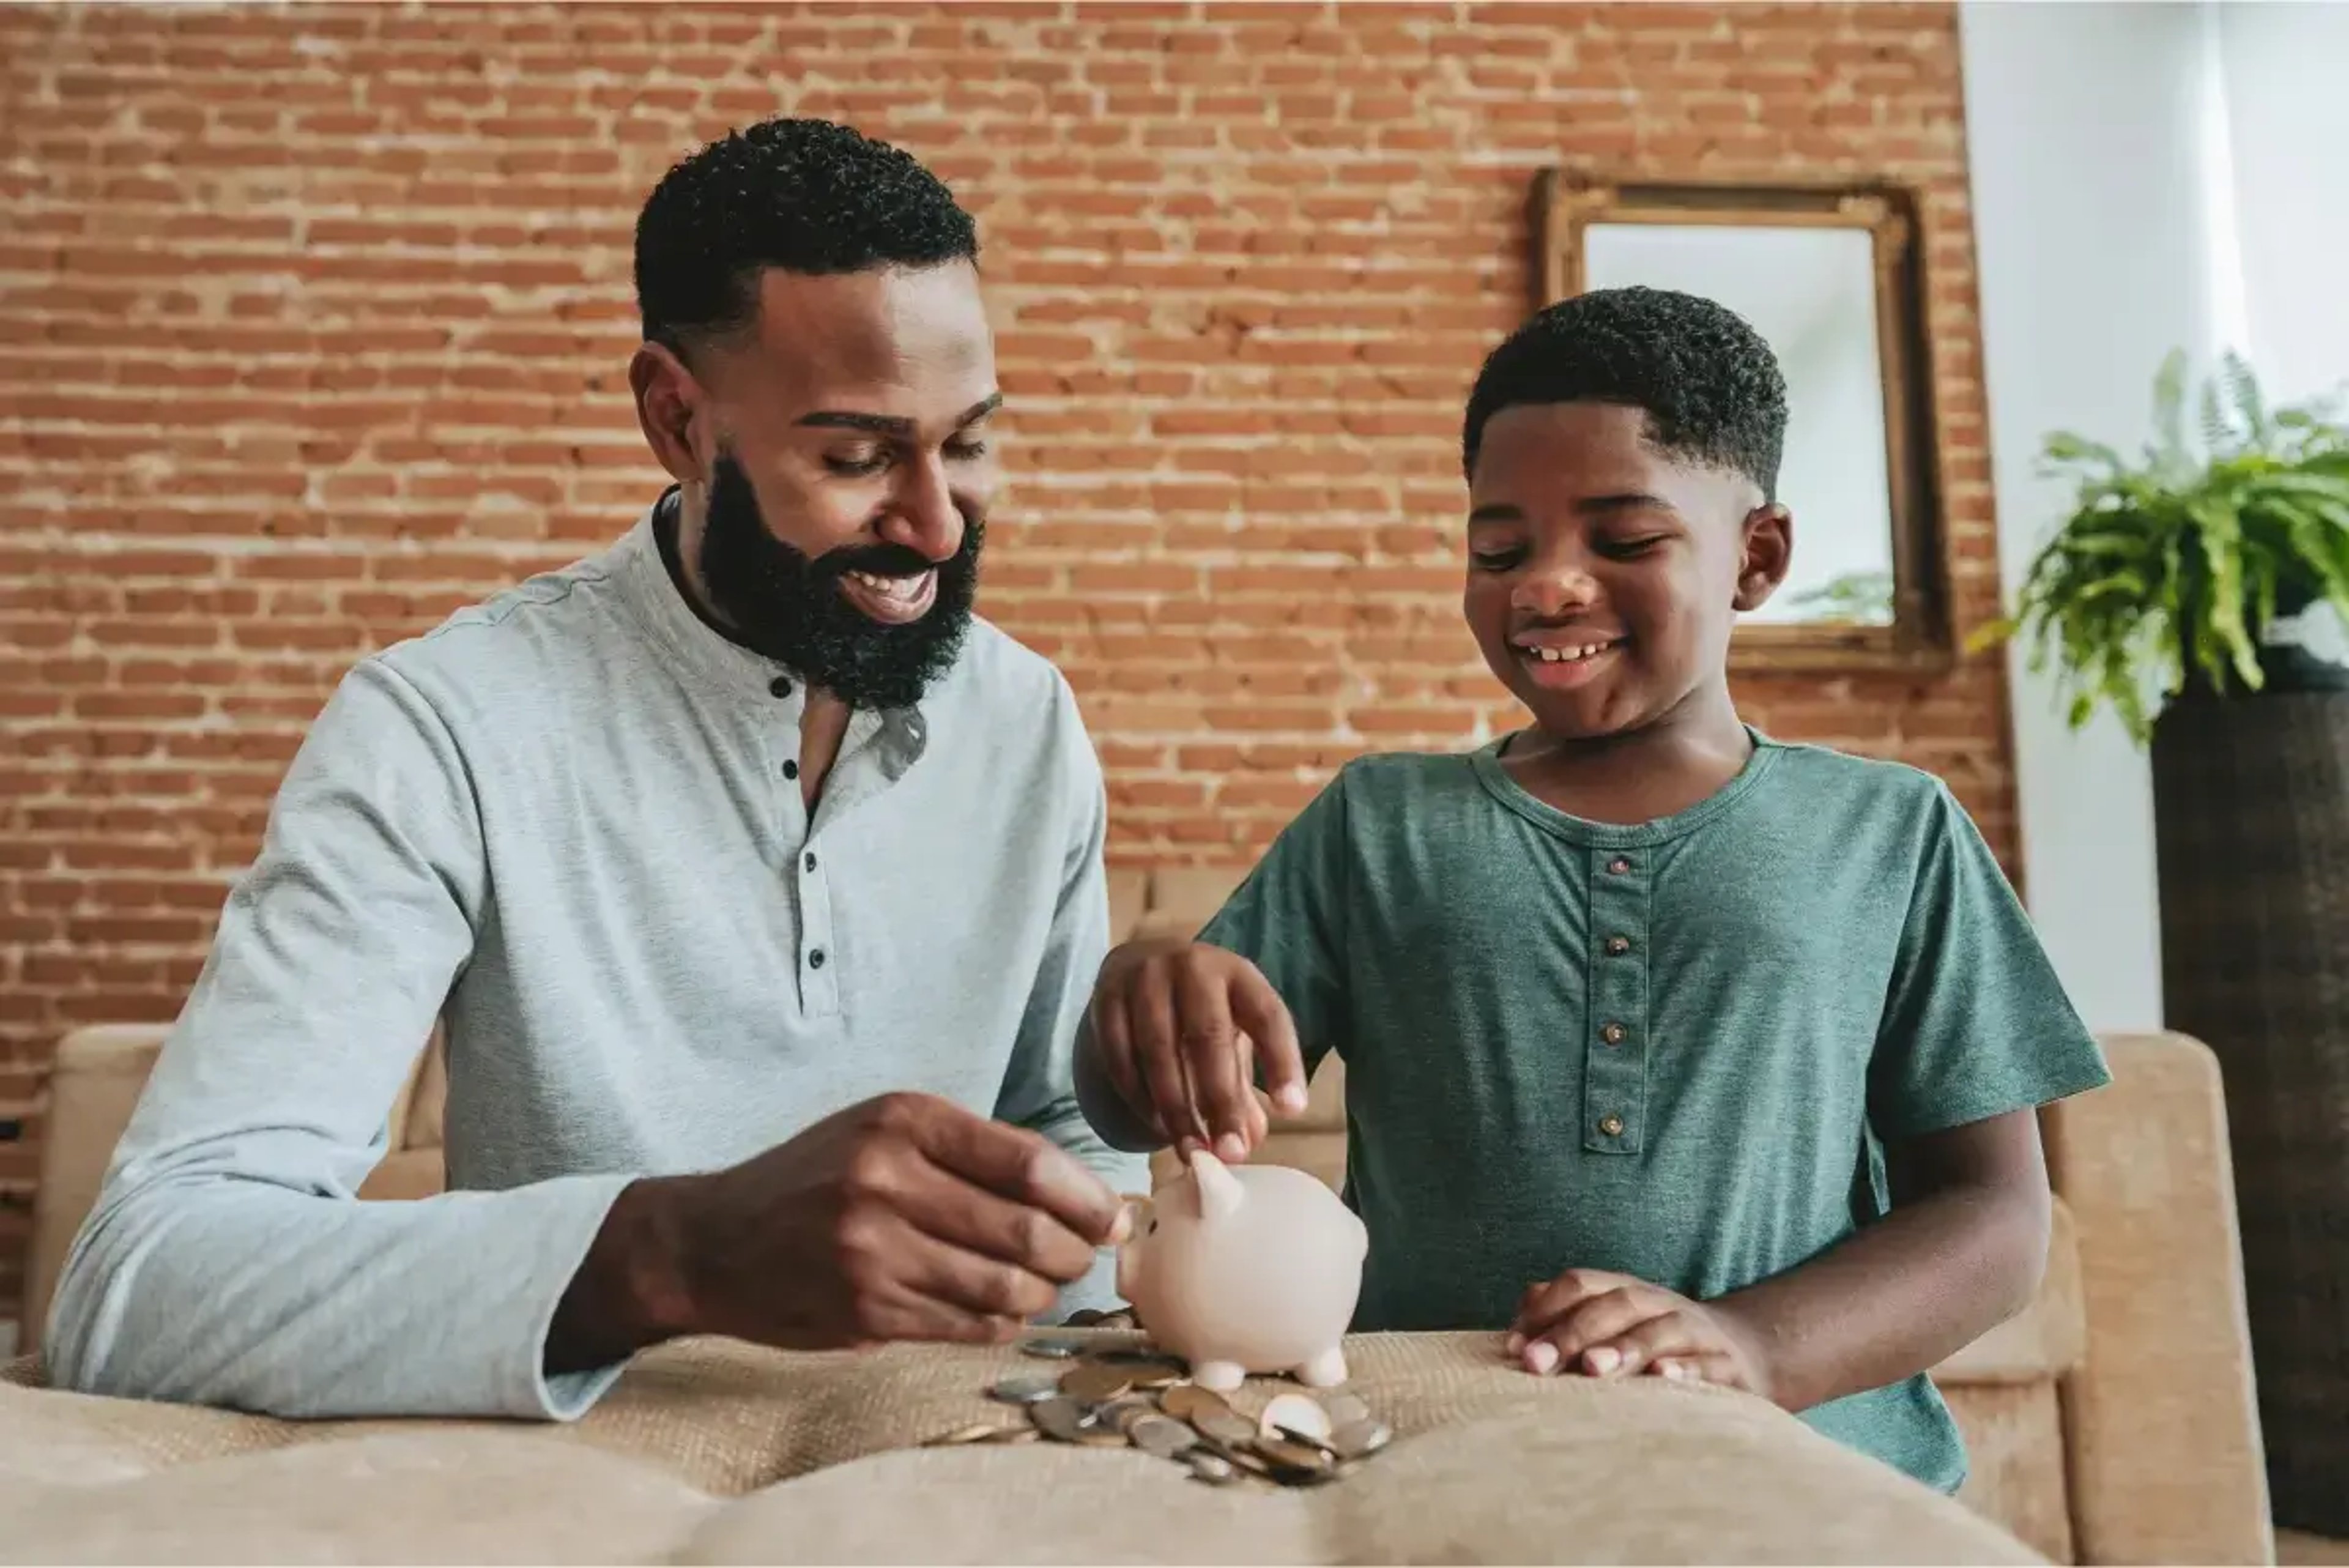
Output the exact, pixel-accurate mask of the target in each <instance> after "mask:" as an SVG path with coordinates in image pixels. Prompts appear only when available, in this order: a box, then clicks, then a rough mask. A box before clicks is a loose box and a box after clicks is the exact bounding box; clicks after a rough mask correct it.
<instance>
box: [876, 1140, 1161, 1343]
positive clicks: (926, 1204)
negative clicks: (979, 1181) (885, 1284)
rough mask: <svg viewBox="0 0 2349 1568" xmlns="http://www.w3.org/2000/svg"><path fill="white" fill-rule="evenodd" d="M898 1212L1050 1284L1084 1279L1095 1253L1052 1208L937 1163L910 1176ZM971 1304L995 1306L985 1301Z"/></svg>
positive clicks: (933, 1234)
mask: <svg viewBox="0 0 2349 1568" xmlns="http://www.w3.org/2000/svg"><path fill="white" fill-rule="evenodd" d="M1048 1147H1049V1146H1048ZM1055 1152H1057V1151H1055ZM1118 1206H1119V1209H1120V1211H1121V1212H1123V1209H1124V1199H1119V1200H1118ZM898 1211H899V1212H900V1213H901V1214H903V1215H904V1216H905V1219H906V1220H907V1221H908V1222H909V1223H910V1224H911V1225H912V1227H913V1228H914V1229H915V1230H916V1231H919V1232H920V1233H921V1234H922V1235H923V1236H925V1237H927V1238H929V1239H930V1240H932V1241H937V1242H940V1243H943V1244H945V1245H947V1246H951V1247H957V1248H960V1249H962V1250H963V1251H967V1252H971V1253H975V1254H977V1255H978V1256H979V1257H982V1258H985V1259H988V1260H991V1261H993V1262H997V1263H1000V1264H1004V1265H1006V1266H1009V1267H1011V1268H1015V1269H1018V1270H1019V1271H1020V1272H1023V1273H1027V1274H1030V1275H1032V1276H1034V1277H1036V1278H1038V1279H1040V1280H1042V1281H1044V1282H1047V1283H1048V1284H1066V1283H1068V1282H1070V1281H1071V1280H1077V1279H1081V1278H1083V1277H1084V1275H1085V1272H1086V1271H1088V1270H1090V1269H1091V1268H1092V1266H1093V1263H1094V1261H1095V1258H1096V1252H1095V1249H1094V1245H1093V1243H1092V1242H1091V1241H1087V1240H1086V1239H1085V1238H1084V1237H1083V1236H1081V1235H1080V1234H1078V1232H1077V1231H1074V1230H1072V1229H1071V1228H1070V1227H1069V1226H1068V1225H1067V1224H1065V1223H1064V1222H1063V1221H1062V1220H1061V1219H1060V1218H1059V1217H1058V1216H1056V1215H1054V1214H1052V1213H1051V1212H1050V1211H1049V1210H1044V1209H1040V1208H1034V1207H1030V1205H1028V1204H1026V1203H1022V1202H1019V1201H1017V1200H1015V1199H1010V1198H1005V1197H1000V1196H999V1195H997V1194H996V1193H994V1192H990V1191H988V1189H986V1188H983V1187H979V1186H977V1185H974V1184H973V1183H971V1182H970V1181H968V1180H966V1179H963V1178H962V1177H960V1176H958V1175H957V1174H956V1173H954V1172H952V1171H949V1170H947V1169H943V1168H939V1167H936V1166H931V1167H928V1168H926V1169H924V1170H922V1171H920V1172H919V1173H916V1174H909V1175H908V1176H907V1178H906V1179H905V1189H904V1194H903V1197H902V1198H901V1199H899V1205H898ZM957 1299H960V1298H957ZM967 1304H969V1305H973V1306H989V1305H991V1303H987V1302H970V1303H967ZM1051 1304H1052V1303H1050V1301H1044V1302H1040V1303H1030V1304H1027V1305H1007V1306H1003V1307H1001V1308H999V1309H998V1310H1001V1311H1005V1312H1018V1313H1020V1314H1034V1313H1040V1312H1042V1311H1043V1310H1044V1309H1045V1308H1046V1307H1048V1306H1050V1305H1051Z"/></svg>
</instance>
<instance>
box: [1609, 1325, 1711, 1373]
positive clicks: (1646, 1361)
mask: <svg viewBox="0 0 2349 1568" xmlns="http://www.w3.org/2000/svg"><path fill="white" fill-rule="evenodd" d="M1699 1348H1701V1347H1700V1345H1698V1342H1697V1338H1696V1335H1695V1334H1694V1333H1693V1332H1692V1324H1690V1322H1689V1320H1688V1317H1687V1315H1686V1314H1682V1313H1676V1312H1668V1313H1665V1314H1662V1315H1661V1316H1658V1317H1651V1318H1650V1319H1648V1321H1647V1322H1645V1323H1642V1324H1637V1325H1636V1326H1634V1327H1632V1328H1630V1329H1629V1330H1626V1331H1625V1332H1624V1333H1621V1334H1617V1335H1615V1336H1614V1337H1613V1338H1611V1339H1609V1340H1607V1341H1605V1342H1603V1343H1601V1344H1598V1345H1591V1346H1590V1347H1589V1348H1588V1349H1587V1350H1585V1351H1584V1352H1583V1353H1582V1362H1583V1366H1585V1367H1586V1368H1587V1369H1588V1371H1589V1372H1590V1373H1591V1375H1592V1376H1597V1377H1631V1376H1637V1375H1639V1374H1640V1373H1641V1372H1644V1371H1646V1370H1647V1368H1648V1367H1649V1366H1651V1364H1653V1363H1654V1362H1657V1361H1660V1360H1669V1359H1671V1357H1673V1356H1675V1355H1681V1354H1682V1353H1684V1352H1688V1351H1692V1350H1696V1349H1699Z"/></svg>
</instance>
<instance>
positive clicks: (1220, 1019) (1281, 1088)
mask: <svg viewBox="0 0 2349 1568" xmlns="http://www.w3.org/2000/svg"><path fill="white" fill-rule="evenodd" d="M1090 1023H1091V1028H1090V1029H1089V1030H1088V1031H1087V1033H1086V1048H1087V1049H1089V1050H1091V1051H1092V1052H1094V1053H1095V1054H1096V1056H1097V1060H1098V1064H1099V1065H1100V1067H1101V1069H1102V1074H1103V1075H1104V1076H1105V1077H1106V1078H1107V1079H1108V1080H1109V1082H1110V1084H1111V1085H1112V1086H1114V1087H1115V1089H1116V1090H1117V1093H1118V1096H1119V1097H1120V1098H1121V1099H1123V1101H1124V1102H1125V1104H1126V1106H1127V1108H1128V1109H1130V1110H1131V1111H1133V1114H1134V1116H1136V1117H1138V1118H1139V1119H1140V1120H1141V1121H1142V1122H1143V1125H1144V1126H1146V1127H1149V1128H1150V1129H1151V1131H1152V1133H1153V1134H1154V1136H1155V1137H1156V1138H1157V1139H1158V1141H1159V1142H1160V1143H1162V1144H1173V1145H1174V1147H1175V1148H1176V1149H1177V1151H1178V1152H1180V1153H1181V1154H1182V1155H1183V1156H1184V1157H1185V1158H1189V1156H1190V1153H1191V1151H1192V1150H1193V1149H1195V1148H1207V1149H1211V1150H1212V1151H1213V1152H1214V1153H1215V1154H1216V1155H1217V1156H1218V1157H1219V1158H1224V1159H1226V1160H1231V1161H1234V1162H1237V1161H1240V1160H1244V1159H1246V1158H1247V1157H1248V1156H1249V1155H1250V1154H1251V1153H1253V1152H1254V1151H1255V1149H1256V1147H1257V1144H1259V1143H1261V1142H1263V1141H1264V1136H1265V1133H1266V1131H1267V1130H1268V1129H1267V1124H1266V1120H1265V1112H1264V1106H1263V1104H1262V1102H1260V1101H1259V1100H1258V1099H1257V1096H1256V1094H1255V1091H1254V1083H1255V1077H1256V1069H1257V1066H1258V1065H1259V1064H1261V1066H1262V1067H1263V1069H1264V1079H1265V1089H1266V1091H1267V1093H1268V1094H1269V1095H1270V1096H1271V1097H1272V1103H1273V1105H1274V1106H1277V1107H1278V1109H1280V1110H1281V1111H1283V1112H1285V1113H1287V1114H1288V1115H1292V1116H1293V1115H1295V1114H1296V1113H1298V1112H1299V1111H1301V1110H1303V1109H1304V1108H1305V1057H1304V1053H1303V1052H1302V1051H1301V1050H1299V1046H1298V1043H1297V1026H1296V1024H1295V1023H1294V1022H1292V1021H1291V1019H1290V1018H1289V1016H1288V1006H1287V1004H1286V1003H1284V1002H1282V1001H1281V1000H1280V995H1279V993H1278V992H1276V991H1274V990H1273V989H1272V982H1271V981H1268V980H1266V979H1265V977H1264V973H1263V971H1260V970H1258V969H1257V967H1256V965H1254V964H1252V963H1250V962H1249V961H1247V960H1246V959H1244V958H1242V957H1240V955H1239V954H1237V953H1235V952H1228V951H1226V950H1224V949H1222V948H1218V947H1211V946H1208V945H1207V944H1206V943H1203V942H1180V941H1175V942H1169V941H1149V942H1129V943H1127V944H1126V945H1125V946H1123V947H1122V948H1119V949H1118V950H1115V951H1114V952H1112V953H1111V954H1110V956H1109V959H1108V961H1106V962H1104V963H1103V964H1102V972H1101V979H1100V980H1099V981H1097V982H1096V984H1095V985H1094V987H1093V1001H1092V1012H1091V1015H1090Z"/></svg>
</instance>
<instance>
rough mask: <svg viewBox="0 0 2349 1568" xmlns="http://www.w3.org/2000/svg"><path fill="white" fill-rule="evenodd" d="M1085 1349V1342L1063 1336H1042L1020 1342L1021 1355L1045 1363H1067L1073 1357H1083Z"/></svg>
mask: <svg viewBox="0 0 2349 1568" xmlns="http://www.w3.org/2000/svg"><path fill="white" fill-rule="evenodd" d="M1084 1349H1085V1342H1084V1341H1083V1340H1081V1339H1070V1338H1067V1337H1066V1336H1063V1335H1052V1334H1041V1335H1039V1336H1038V1337H1036V1338H1034V1339H1023V1340H1021V1341H1020V1342H1019V1354H1020V1355H1033V1356H1037V1357H1040V1358H1041V1359H1042V1360H1045V1361H1066V1360H1068V1359H1069V1357H1071V1356H1072V1355H1083V1354H1084Z"/></svg>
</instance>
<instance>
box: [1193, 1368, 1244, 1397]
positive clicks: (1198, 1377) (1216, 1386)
mask: <svg viewBox="0 0 2349 1568" xmlns="http://www.w3.org/2000/svg"><path fill="white" fill-rule="evenodd" d="M1191 1381H1192V1382H1194V1383H1196V1384H1197V1385H1198V1386H1200V1387H1202V1388H1205V1389H1206V1390H1207V1392H1209V1393H1210V1394H1228V1393H1230V1392H1231V1391H1232V1390H1233V1389H1235V1388H1237V1387H1238V1386H1240V1385H1241V1384H1243V1383H1245V1382H1247V1368H1246V1367H1244V1366H1241V1365H1240V1364H1239V1363H1238V1362H1237V1361H1202V1362H1198V1363H1196V1364H1195V1365H1194V1366H1192V1368H1191Z"/></svg>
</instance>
